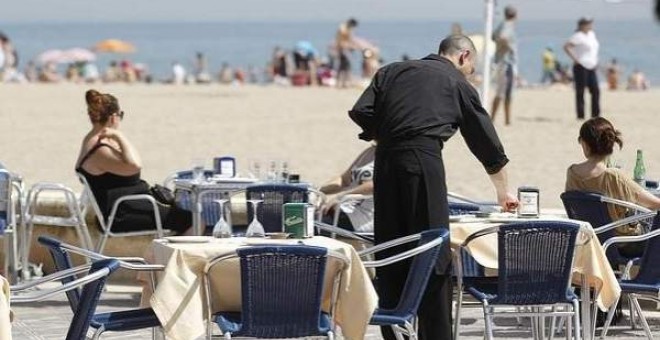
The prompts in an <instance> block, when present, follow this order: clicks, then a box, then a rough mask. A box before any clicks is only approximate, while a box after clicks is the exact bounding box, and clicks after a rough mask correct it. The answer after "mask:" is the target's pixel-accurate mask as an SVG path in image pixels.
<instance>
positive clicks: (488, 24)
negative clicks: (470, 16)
mask: <svg viewBox="0 0 660 340" xmlns="http://www.w3.org/2000/svg"><path fill="white" fill-rule="evenodd" d="M485 1H486V12H485V14H484V15H485V27H484V46H483V49H482V51H484V56H483V57H484V62H483V65H484V79H483V82H482V86H483V87H482V89H481V101H482V103H483V105H484V107H488V104H487V102H488V100H489V94H490V61H491V56H492V55H493V52H492V51H491V50H490V47H491V46H492V44H489V41H490V40H491V36H492V35H493V12H494V11H495V0H485Z"/></svg>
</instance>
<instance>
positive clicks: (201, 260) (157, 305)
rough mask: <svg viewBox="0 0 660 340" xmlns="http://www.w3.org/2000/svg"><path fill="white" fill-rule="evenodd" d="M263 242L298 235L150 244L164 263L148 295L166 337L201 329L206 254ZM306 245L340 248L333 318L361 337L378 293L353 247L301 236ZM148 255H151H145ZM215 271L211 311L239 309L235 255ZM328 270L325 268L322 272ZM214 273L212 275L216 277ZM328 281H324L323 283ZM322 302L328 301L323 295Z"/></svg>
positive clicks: (185, 337)
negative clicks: (342, 260)
mask: <svg viewBox="0 0 660 340" xmlns="http://www.w3.org/2000/svg"><path fill="white" fill-rule="evenodd" d="M263 242H268V243H271V244H272V243H278V244H295V243H297V240H265V239H260V240H256V241H255V240H254V239H246V238H231V239H213V240H212V241H211V242H208V243H171V242H165V241H163V240H155V241H154V242H153V243H152V249H151V250H152V251H153V253H152V254H153V260H154V263H159V264H164V265H166V269H165V271H164V272H163V273H162V274H161V275H160V276H159V278H158V286H157V288H156V291H155V292H154V293H153V295H152V296H151V299H150V300H149V301H150V303H151V306H152V307H153V309H154V311H155V313H156V315H157V316H158V319H159V320H160V321H161V323H162V325H163V328H164V331H165V334H166V335H167V336H168V338H171V339H176V340H189V339H194V338H196V337H198V336H201V335H203V334H204V332H205V329H206V321H205V310H206V309H205V308H206V306H205V305H206V303H205V300H204V295H203V290H204V288H203V286H202V277H203V270H204V266H205V265H206V263H207V262H208V260H209V259H211V258H213V257H215V256H218V255H221V254H228V253H233V252H235V250H236V248H238V247H240V246H245V245H249V244H255V243H257V244H260V243H263ZM303 242H304V244H306V245H313V246H321V247H325V248H328V249H329V250H333V251H336V252H339V253H341V254H343V255H344V256H346V257H347V258H348V259H349V260H350V265H349V267H348V268H347V270H346V271H345V272H344V274H343V277H342V282H341V284H340V287H341V288H340V291H339V293H338V299H337V305H336V320H337V323H338V324H339V326H340V327H341V329H342V333H343V335H344V337H345V338H347V339H362V338H364V334H365V332H366V328H367V325H368V324H369V319H370V318H371V314H372V313H373V311H374V310H375V309H376V306H377V305H378V296H377V295H376V291H375V289H374V287H373V285H372V283H371V280H370V278H369V275H368V274H367V271H366V270H365V268H364V266H363V265H362V262H361V261H360V258H359V257H358V255H357V252H356V251H355V249H353V247H351V246H350V245H348V244H346V243H343V242H340V241H337V240H333V239H330V238H326V237H313V238H309V239H304V240H303ZM148 257H150V256H148ZM217 270H218V271H219V272H221V273H222V274H220V275H214V284H213V288H212V289H213V293H212V294H213V296H214V301H213V304H214V306H213V310H215V311H217V310H228V311H240V306H241V298H240V272H239V266H238V260H235V261H230V262H227V263H225V264H223V265H222V267H217ZM326 273H327V275H330V274H329V273H330V270H327V271H326ZM215 278H217V279H215ZM328 281H329V280H326V287H329V286H328V285H327V283H328ZM324 301H325V307H326V308H327V306H328V305H329V301H330V300H329V296H328V297H326V299H325V300H324Z"/></svg>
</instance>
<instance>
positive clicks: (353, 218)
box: [320, 145, 376, 232]
mask: <svg viewBox="0 0 660 340" xmlns="http://www.w3.org/2000/svg"><path fill="white" fill-rule="evenodd" d="M375 152H376V146H375V145H372V146H370V147H368V148H367V149H365V150H364V151H362V153H360V155H359V156H358V157H357V158H356V159H355V160H354V161H353V164H351V166H350V167H349V168H348V169H347V170H346V171H344V172H343V173H342V174H341V175H339V176H337V177H335V178H333V179H331V180H330V181H328V182H327V183H326V184H324V185H323V186H322V187H321V188H320V190H321V192H323V193H324V194H326V195H328V197H327V200H326V203H325V204H324V205H323V207H321V211H322V212H323V216H324V220H325V221H332V219H333V216H334V210H335V209H340V212H339V221H338V223H337V226H339V227H342V228H344V229H348V230H351V231H357V232H373V230H374V229H373V228H374V226H373V218H374V217H373V213H374V201H373V198H372V197H369V198H367V199H364V200H359V201H349V202H345V203H343V204H339V202H340V201H341V199H342V198H343V197H344V196H346V195H351V194H361V195H372V194H373V192H374V184H373V176H374V156H375Z"/></svg>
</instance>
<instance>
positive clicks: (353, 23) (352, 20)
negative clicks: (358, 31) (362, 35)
mask: <svg viewBox="0 0 660 340" xmlns="http://www.w3.org/2000/svg"><path fill="white" fill-rule="evenodd" d="M346 23H347V24H348V26H349V27H357V25H358V21H357V20H355V18H349V19H348V21H347V22H346Z"/></svg>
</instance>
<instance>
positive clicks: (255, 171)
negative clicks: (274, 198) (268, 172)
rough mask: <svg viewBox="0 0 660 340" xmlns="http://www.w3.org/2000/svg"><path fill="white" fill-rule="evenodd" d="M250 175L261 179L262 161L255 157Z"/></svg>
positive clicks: (251, 164)
mask: <svg viewBox="0 0 660 340" xmlns="http://www.w3.org/2000/svg"><path fill="white" fill-rule="evenodd" d="M249 171H250V177H252V178H256V179H261V163H259V161H258V160H256V159H253V160H251V161H250V170H249Z"/></svg>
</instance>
